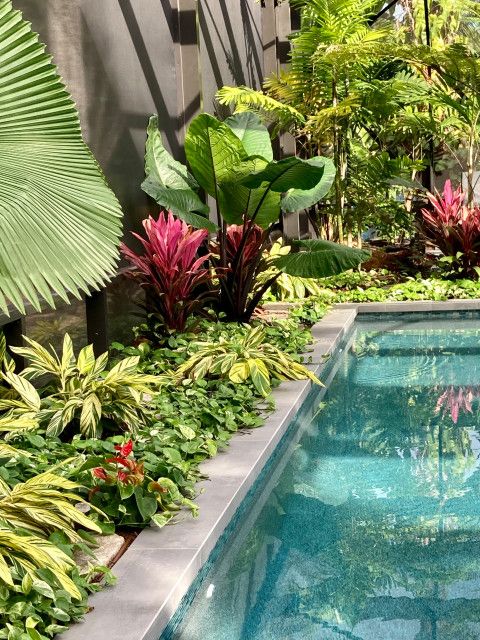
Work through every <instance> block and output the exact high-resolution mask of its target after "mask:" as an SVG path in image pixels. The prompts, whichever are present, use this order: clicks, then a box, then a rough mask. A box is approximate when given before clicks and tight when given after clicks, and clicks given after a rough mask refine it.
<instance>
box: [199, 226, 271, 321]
mask: <svg viewBox="0 0 480 640" xmlns="http://www.w3.org/2000/svg"><path fill="white" fill-rule="evenodd" d="M268 238H269V236H268V231H265V230H264V229H262V228H261V227H259V226H258V225H256V224H255V223H253V222H252V221H250V220H246V221H245V223H244V224H241V225H237V224H230V225H227V226H226V228H225V231H224V234H223V235H222V234H220V237H219V238H218V239H217V241H216V242H215V243H213V244H212V247H211V251H212V261H213V263H214V264H215V267H216V271H217V276H218V279H219V282H220V300H221V308H222V309H223V310H224V311H225V312H226V315H227V319H228V320H236V321H238V320H240V321H241V322H249V321H250V318H251V317H252V315H253V312H254V311H255V309H256V307H257V306H258V304H259V303H260V300H261V298H262V296H263V294H264V293H265V291H267V290H268V288H269V287H270V286H271V284H272V282H273V280H275V279H276V278H277V277H278V275H280V274H278V275H276V276H275V278H272V281H269V282H268V283H266V284H258V280H257V278H258V275H259V273H260V272H261V271H263V270H264V268H265V265H264V262H263V260H264V257H263V250H264V249H265V247H266V245H267V244H268Z"/></svg>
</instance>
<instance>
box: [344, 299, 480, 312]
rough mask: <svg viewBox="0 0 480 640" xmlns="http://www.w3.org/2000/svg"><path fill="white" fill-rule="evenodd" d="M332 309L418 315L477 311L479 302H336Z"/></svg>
mask: <svg viewBox="0 0 480 640" xmlns="http://www.w3.org/2000/svg"><path fill="white" fill-rule="evenodd" d="M333 309H355V310H356V311H357V313H418V312H422V311H423V312H428V311H438V312H441V311H477V310H480V300H479V299H474V300H408V301H402V302H338V303H336V304H334V305H333Z"/></svg>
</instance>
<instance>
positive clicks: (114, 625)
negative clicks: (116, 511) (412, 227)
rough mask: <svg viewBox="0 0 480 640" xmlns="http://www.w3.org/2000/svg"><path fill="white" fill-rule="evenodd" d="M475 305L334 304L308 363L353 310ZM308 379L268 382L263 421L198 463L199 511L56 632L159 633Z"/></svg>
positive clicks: (154, 637) (131, 561) (343, 330)
mask: <svg viewBox="0 0 480 640" xmlns="http://www.w3.org/2000/svg"><path fill="white" fill-rule="evenodd" d="M478 309H480V300H458V301H446V302H430V301H427V302H424V301H419V302H395V303H362V304H342V305H336V306H335V307H334V308H333V309H332V310H331V311H330V312H329V313H328V314H327V315H326V316H325V317H324V318H323V319H322V320H321V321H320V322H319V323H317V324H316V325H314V326H313V327H312V334H313V350H312V351H311V352H310V353H309V356H310V357H311V365H309V366H310V368H311V369H312V370H313V371H315V372H316V373H317V374H320V375H321V370H322V368H323V366H324V364H325V359H326V358H325V356H327V355H329V354H331V353H332V352H333V351H334V350H335V348H336V347H337V345H338V344H339V343H340V342H341V340H342V339H343V337H344V336H345V335H346V334H347V332H348V331H349V329H350V328H351V327H352V325H353V323H354V320H355V317H356V316H357V314H358V313H385V312H388V313H391V312H407V313H411V312H422V311H423V312H428V311H465V310H478ZM311 386H312V383H311V382H310V381H309V380H301V381H295V382H284V383H282V384H281V385H280V386H279V387H277V388H276V389H275V390H274V392H273V395H274V399H275V406H276V409H275V411H274V412H273V413H272V414H270V415H269V416H268V417H267V419H266V421H265V424H264V425H263V426H262V427H260V428H258V429H255V430H252V431H245V432H239V433H237V434H235V435H234V436H233V438H232V440H231V441H230V445H229V447H228V449H226V451H225V452H222V453H220V454H219V455H217V456H216V457H215V458H212V459H211V460H208V461H206V462H204V463H203V464H202V466H201V471H202V473H203V474H204V475H205V476H206V477H207V478H208V479H207V480H205V481H203V482H201V483H199V485H198V488H199V491H201V493H200V494H199V496H198V498H197V499H196V503H197V504H198V506H199V509H200V513H199V516H198V518H195V519H193V518H192V517H190V516H189V515H188V514H186V516H185V519H184V520H182V521H179V522H178V523H177V524H173V525H169V526H166V527H165V528H163V529H157V528H153V527H148V528H147V529H145V530H143V531H142V532H141V533H140V535H139V536H138V537H137V538H136V539H135V541H134V542H133V544H132V545H131V546H130V547H129V549H128V550H127V551H126V553H125V554H124V555H123V556H122V557H121V559H120V560H119V562H118V563H117V564H116V565H115V570H114V572H115V575H116V576H117V578H118V584H117V585H115V586H114V587H110V588H106V589H104V590H103V591H100V592H99V593H97V594H95V595H94V596H92V597H91V598H90V604H91V606H92V607H94V609H93V611H92V612H90V613H89V614H88V615H87V616H86V617H85V621H84V622H83V623H80V624H76V625H74V626H72V627H71V628H70V629H69V630H68V631H67V632H66V633H64V634H62V636H61V638H62V640H85V639H86V638H88V640H116V639H117V638H122V640H159V638H160V635H161V633H162V631H163V630H164V629H165V627H166V626H167V624H168V622H169V621H170V619H171V618H172V616H173V615H174V613H175V611H176V609H177V608H178V606H179V605H180V603H181V601H182V599H183V597H184V596H185V595H186V594H187V592H188V590H189V588H190V586H191V585H192V583H193V582H194V580H195V578H196V576H197V575H198V573H199V571H200V569H201V568H202V566H203V565H204V564H205V563H206V562H207V560H208V558H209V555H210V553H211V552H212V550H213V549H214V547H215V545H216V543H217V542H218V540H219V538H220V536H221V535H222V533H223V531H224V530H225V528H226V527H227V525H228V524H229V522H230V521H231V519H232V518H233V516H234V514H235V512H236V511H237V509H238V507H239V506H240V504H241V502H242V500H243V498H244V497H245V496H246V494H247V493H248V491H249V489H250V488H251V487H252V486H253V484H254V482H255V480H256V479H257V478H258V476H259V474H260V473H261V471H262V469H263V467H264V465H265V464H266V462H267V461H268V459H269V457H270V455H271V454H272V452H273V451H274V449H275V447H276V446H277V444H278V443H279V441H280V440H281V438H282V436H283V435H284V434H285V432H286V431H287V429H288V427H289V425H290V424H291V422H292V420H293V418H294V417H295V415H296V414H297V412H298V410H299V408H300V407H301V405H302V403H303V401H304V400H305V398H306V396H307V395H308V393H309V391H310V389H311Z"/></svg>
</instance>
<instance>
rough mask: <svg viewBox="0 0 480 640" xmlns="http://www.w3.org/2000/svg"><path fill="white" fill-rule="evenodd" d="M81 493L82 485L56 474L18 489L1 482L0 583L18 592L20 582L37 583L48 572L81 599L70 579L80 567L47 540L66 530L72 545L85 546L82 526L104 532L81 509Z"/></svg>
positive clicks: (38, 477) (42, 476)
mask: <svg viewBox="0 0 480 640" xmlns="http://www.w3.org/2000/svg"><path fill="white" fill-rule="evenodd" d="M78 488H79V485H78V484H77V483H75V482H72V481H71V480H68V479H66V478H63V477H61V476H58V475H56V474H54V473H50V472H46V473H42V474H40V475H37V476H34V477H33V478H30V479H29V480H27V481H26V482H22V483H19V484H16V485H15V486H14V487H13V489H12V488H10V487H9V485H8V484H7V483H6V482H5V481H4V480H1V479H0V581H2V582H4V583H5V584H6V585H7V586H9V587H13V586H14V580H15V578H20V579H22V578H23V579H26V580H29V579H30V580H35V579H36V578H37V575H36V571H37V569H43V568H47V569H50V570H51V571H53V572H54V574H55V576H56V577H57V579H58V581H59V582H60V584H61V585H62V587H63V588H64V589H65V590H66V591H68V593H70V595H71V596H72V597H74V598H80V597H81V595H80V592H79V591H78V588H77V587H76V585H75V583H74V582H73V580H72V579H71V578H70V576H69V573H70V572H71V571H72V569H74V567H75V563H74V562H73V560H72V559H71V558H70V557H69V556H68V555H67V554H66V553H64V551H62V550H61V549H60V548H59V547H57V546H56V545H55V544H53V543H52V542H50V541H49V540H48V539H47V537H48V536H49V535H50V534H51V533H53V532H55V531H61V532H63V533H64V534H65V535H66V536H67V538H68V539H69V540H70V541H71V542H79V541H80V540H81V537H80V536H79V534H78V533H77V531H76V527H77V526H79V527H82V528H84V529H89V530H90V531H95V532H97V533H100V532H101V530H100V528H99V527H98V525H97V524H95V523H94V522H93V521H92V520H91V519H90V518H89V517H87V516H86V515H85V514H83V513H82V512H81V511H80V510H79V509H78V508H77V507H76V504H78V503H80V502H83V500H82V499H81V498H80V497H79V496H78V495H77V494H76V493H73V491H74V490H77V489H78Z"/></svg>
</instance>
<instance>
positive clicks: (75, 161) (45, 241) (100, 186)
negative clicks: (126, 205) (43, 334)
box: [0, 0, 121, 313]
mask: <svg viewBox="0 0 480 640" xmlns="http://www.w3.org/2000/svg"><path fill="white" fill-rule="evenodd" d="M0 229H1V233H0V309H2V311H4V312H7V313H8V308H9V305H13V306H14V307H16V308H17V309H19V310H20V311H21V312H24V311H25V308H24V302H25V300H27V301H28V302H29V303H30V304H31V305H33V307H34V308H36V309H40V307H41V300H42V298H43V300H44V301H46V302H47V303H48V304H49V305H50V306H54V299H53V296H52V291H55V292H56V293H57V294H58V295H59V296H60V297H61V298H62V299H64V300H65V301H68V294H72V295H74V296H75V297H79V296H80V292H82V291H83V292H88V290H89V288H90V287H92V288H95V289H98V288H99V287H100V286H101V285H103V284H104V283H106V282H107V280H108V279H109V278H110V277H111V276H112V275H113V273H114V268H115V264H116V260H117V253H118V252H117V244H118V240H119V236H120V233H121V210H120V206H119V204H118V201H117V200H116V198H115V196H114V194H113V193H112V191H111V190H110V189H109V188H108V186H107V184H106V182H105V179H104V176H103V174H102V172H101V170H100V168H99V166H98V164H97V163H96V161H95V159H94V158H93V156H92V154H91V153H90V151H89V149H88V148H87V146H86V145H85V143H84V142H83V140H82V135H81V129H80V122H79V118H78V113H77V110H76V108H75V104H74V102H73V100H72V99H71V97H70V95H69V93H68V92H67V90H66V88H65V86H64V84H63V83H62V81H61V79H60V78H59V76H58V74H57V70H56V68H55V66H54V65H53V64H52V62H51V58H50V56H49V55H48V54H47V53H46V52H45V47H44V45H42V44H41V43H40V42H39V40H38V37H37V35H36V34H35V33H34V32H33V31H32V30H31V28H30V25H29V23H27V22H26V21H25V20H23V18H22V14H21V13H20V12H19V11H15V10H14V9H13V7H12V3H11V0H0Z"/></svg>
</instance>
